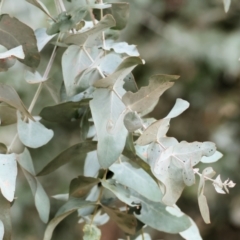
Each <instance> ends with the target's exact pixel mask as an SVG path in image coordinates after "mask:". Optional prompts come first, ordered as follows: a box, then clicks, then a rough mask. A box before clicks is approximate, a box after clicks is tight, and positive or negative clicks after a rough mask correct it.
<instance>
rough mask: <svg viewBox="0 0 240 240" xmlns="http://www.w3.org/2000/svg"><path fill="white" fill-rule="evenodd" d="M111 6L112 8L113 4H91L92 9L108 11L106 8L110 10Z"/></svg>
mask: <svg viewBox="0 0 240 240" xmlns="http://www.w3.org/2000/svg"><path fill="white" fill-rule="evenodd" d="M111 6H112V4H108V3H98V4H91V5H90V8H94V9H106V8H110V7H111Z"/></svg>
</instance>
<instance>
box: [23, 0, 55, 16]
mask: <svg viewBox="0 0 240 240" xmlns="http://www.w3.org/2000/svg"><path fill="white" fill-rule="evenodd" d="M26 1H27V2H29V3H31V4H32V5H34V6H35V7H37V8H38V9H40V10H41V11H43V12H44V13H45V14H46V15H47V16H48V17H50V18H52V17H51V15H50V13H49V11H48V10H47V8H46V6H45V5H44V4H43V3H42V2H41V1H40V0H26Z"/></svg>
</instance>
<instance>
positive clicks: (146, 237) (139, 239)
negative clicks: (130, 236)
mask: <svg viewBox="0 0 240 240" xmlns="http://www.w3.org/2000/svg"><path fill="white" fill-rule="evenodd" d="M143 239H144V240H152V238H151V236H150V235H149V234H148V233H143V234H141V235H139V236H138V237H137V238H135V240H143Z"/></svg>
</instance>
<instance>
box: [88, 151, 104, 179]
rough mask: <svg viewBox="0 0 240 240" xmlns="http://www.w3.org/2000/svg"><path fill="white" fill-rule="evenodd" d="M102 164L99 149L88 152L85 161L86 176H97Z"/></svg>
mask: <svg viewBox="0 0 240 240" xmlns="http://www.w3.org/2000/svg"><path fill="white" fill-rule="evenodd" d="M100 168H101V166H100V165H99V162H98V158H97V151H92V152H89V153H87V156H86V159H85V163H84V176H86V177H96V176H97V174H98V171H99V170H100Z"/></svg>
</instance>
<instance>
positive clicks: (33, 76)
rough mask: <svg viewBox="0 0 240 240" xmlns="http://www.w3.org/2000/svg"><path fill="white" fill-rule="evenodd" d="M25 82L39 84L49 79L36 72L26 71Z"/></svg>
mask: <svg viewBox="0 0 240 240" xmlns="http://www.w3.org/2000/svg"><path fill="white" fill-rule="evenodd" d="M25 80H26V82H27V83H30V84H39V83H41V82H45V81H47V80H48V78H45V79H44V78H43V77H42V75H41V74H40V73H39V72H37V71H35V72H33V73H32V72H29V71H26V72H25Z"/></svg>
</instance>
